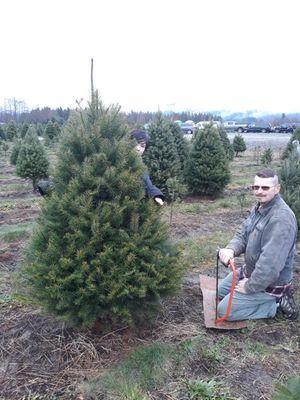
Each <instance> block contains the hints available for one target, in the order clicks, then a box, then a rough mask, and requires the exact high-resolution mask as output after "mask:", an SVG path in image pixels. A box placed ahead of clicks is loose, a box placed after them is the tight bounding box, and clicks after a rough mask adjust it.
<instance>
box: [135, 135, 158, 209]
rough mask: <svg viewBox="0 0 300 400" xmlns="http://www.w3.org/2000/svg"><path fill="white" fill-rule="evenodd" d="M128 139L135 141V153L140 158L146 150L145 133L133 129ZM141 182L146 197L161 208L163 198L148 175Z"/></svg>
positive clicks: (146, 140)
mask: <svg viewBox="0 0 300 400" xmlns="http://www.w3.org/2000/svg"><path fill="white" fill-rule="evenodd" d="M130 137H131V139H134V140H135V141H136V143H137V144H136V146H135V149H136V151H137V153H138V154H140V156H142V155H143V154H144V152H145V150H146V149H147V146H148V143H149V136H148V135H147V133H146V132H144V131H142V130H140V129H134V130H133V131H131V132H130ZM142 181H143V183H144V186H145V191H146V196H147V197H149V198H151V199H153V200H154V201H155V202H156V203H157V204H159V205H160V206H162V205H163V204H164V200H165V196H164V195H163V193H162V192H161V190H160V189H159V188H158V187H156V186H155V185H153V183H152V181H151V179H150V177H149V175H148V174H146V173H145V174H144V175H143V176H142Z"/></svg>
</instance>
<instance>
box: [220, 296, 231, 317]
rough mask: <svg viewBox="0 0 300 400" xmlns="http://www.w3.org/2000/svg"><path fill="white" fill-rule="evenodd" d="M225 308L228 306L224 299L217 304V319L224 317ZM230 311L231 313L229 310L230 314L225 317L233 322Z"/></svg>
mask: <svg viewBox="0 0 300 400" xmlns="http://www.w3.org/2000/svg"><path fill="white" fill-rule="evenodd" d="M227 306H228V301H227V299H224V300H222V301H220V303H219V304H218V316H219V318H223V317H224V316H225V315H226V312H227ZM232 311H233V309H232V308H231V310H230V314H229V315H228V317H227V320H228V321H233V319H234V314H233V312H232Z"/></svg>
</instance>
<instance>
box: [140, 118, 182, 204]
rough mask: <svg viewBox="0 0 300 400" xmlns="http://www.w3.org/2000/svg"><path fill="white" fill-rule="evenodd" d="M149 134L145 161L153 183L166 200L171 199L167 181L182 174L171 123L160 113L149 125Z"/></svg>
mask: <svg viewBox="0 0 300 400" xmlns="http://www.w3.org/2000/svg"><path fill="white" fill-rule="evenodd" d="M148 132H149V134H150V142H149V147H148V149H147V150H146V152H145V154H144V161H145V163H146V165H147V167H148V169H149V174H150V176H151V180H152V182H153V183H154V184H155V185H156V186H158V187H159V188H160V189H161V191H162V192H163V194H164V195H165V196H166V198H170V195H169V191H168V185H167V180H168V179H169V178H174V177H180V176H181V174H182V171H181V170H180V159H179V155H178V152H177V147H176V145H175V140H174V135H173V131H172V130H171V127H170V122H169V121H168V120H166V119H165V118H164V117H163V115H162V113H160V112H159V113H157V114H156V115H155V117H154V119H153V121H152V122H151V124H150V125H149V128H148Z"/></svg>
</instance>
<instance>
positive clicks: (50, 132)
mask: <svg viewBox="0 0 300 400" xmlns="http://www.w3.org/2000/svg"><path fill="white" fill-rule="evenodd" d="M56 136H57V131H56V128H55V126H54V123H53V122H52V121H49V122H48V123H47V125H46V128H45V137H46V139H47V140H48V141H51V140H53V139H54V138H56Z"/></svg>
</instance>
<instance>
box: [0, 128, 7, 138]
mask: <svg viewBox="0 0 300 400" xmlns="http://www.w3.org/2000/svg"><path fill="white" fill-rule="evenodd" d="M1 140H6V134H5V131H4V129H3V128H2V125H0V141H1Z"/></svg>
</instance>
